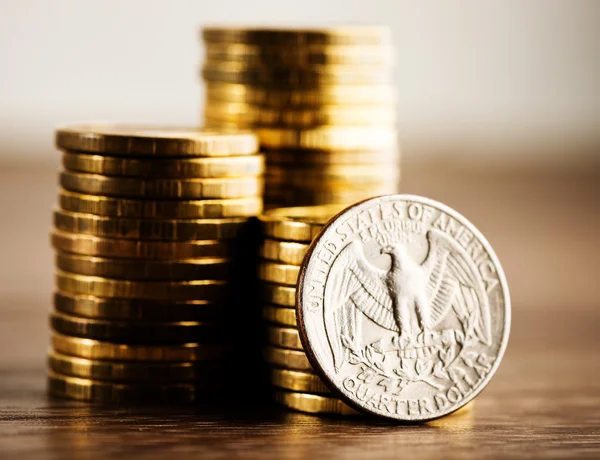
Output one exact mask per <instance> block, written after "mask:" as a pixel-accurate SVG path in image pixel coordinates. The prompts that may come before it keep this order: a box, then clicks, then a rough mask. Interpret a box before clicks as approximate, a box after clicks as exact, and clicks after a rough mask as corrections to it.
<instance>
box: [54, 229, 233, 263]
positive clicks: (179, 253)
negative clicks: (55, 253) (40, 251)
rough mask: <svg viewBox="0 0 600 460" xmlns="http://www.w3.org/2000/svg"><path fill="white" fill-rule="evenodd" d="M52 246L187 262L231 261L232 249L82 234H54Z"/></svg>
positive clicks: (215, 244) (223, 242) (218, 243)
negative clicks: (184, 260)
mask: <svg viewBox="0 0 600 460" xmlns="http://www.w3.org/2000/svg"><path fill="white" fill-rule="evenodd" d="M50 238H51V242H52V246H53V247H54V248H56V249H60V250H62V251H66V252H73V253H76V254H86V255H90V256H104V257H117V258H119V257H123V258H130V259H138V258H139V259H187V258H193V257H212V258H221V257H230V256H231V253H232V245H231V244H230V243H227V240H221V241H219V240H195V241H194V240H192V241H139V240H127V239H117V238H101V237H99V236H93V235H86V234H83V233H70V232H63V231H61V230H55V231H54V232H53V233H52V234H51V237H50Z"/></svg>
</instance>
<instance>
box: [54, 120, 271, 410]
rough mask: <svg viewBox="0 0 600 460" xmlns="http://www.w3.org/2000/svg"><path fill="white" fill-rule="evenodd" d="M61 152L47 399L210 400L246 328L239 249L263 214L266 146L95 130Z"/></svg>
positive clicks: (60, 136) (76, 131)
mask: <svg viewBox="0 0 600 460" xmlns="http://www.w3.org/2000/svg"><path fill="white" fill-rule="evenodd" d="M56 145H57V147H58V149H60V150H61V151H62V164H63V167H64V169H63V170H62V171H61V172H60V174H59V182H60V187H61V188H60V191H59V197H58V204H59V206H58V209H57V210H56V211H55V212H54V230H53V232H52V235H51V241H52V245H53V247H54V248H55V249H56V291H55V293H54V310H53V311H52V313H51V315H50V323H51V327H52V330H53V332H52V340H51V341H52V344H51V349H50V352H49V389H50V392H51V393H52V394H54V395H58V396H63V397H67V398H73V399H79V400H87V401H101V402H122V401H137V400H150V401H152V402H156V401H193V400H197V399H200V398H201V397H203V396H206V395H211V397H212V395H213V390H215V388H221V387H222V382H223V380H224V377H223V375H224V370H225V368H226V367H227V366H226V363H227V361H226V360H227V359H228V356H229V355H230V351H231V349H232V348H233V347H232V345H233V343H232V341H233V340H234V338H235V337H236V328H237V327H238V326H241V325H238V322H240V321H243V316H240V315H238V312H237V311H233V309H234V308H236V305H239V300H240V299H236V298H235V297H234V296H233V295H230V294H231V292H238V291H239V290H238V289H233V288H232V286H234V284H235V282H236V271H238V272H239V271H241V270H242V268H240V264H241V263H243V260H245V259H247V257H246V255H245V254H243V252H242V251H241V249H240V248H242V247H243V244H240V238H243V237H244V232H245V231H246V229H247V225H248V221H249V218H250V217H251V216H256V215H258V214H260V212H261V211H262V191H263V179H262V174H263V170H264V158H263V156H262V155H260V154H258V153H257V151H258V142H257V139H256V136H255V135H253V134H250V133H247V132H241V133H237V134H228V133H219V132H210V131H200V130H194V129H174V128H157V127H148V126H125V125H123V126H120V125H116V126H113V125H105V124H97V125H81V126H70V127H65V128H63V129H59V130H57V132H56ZM243 270H247V268H243ZM238 359H241V358H240V357H238ZM230 367H231V366H230Z"/></svg>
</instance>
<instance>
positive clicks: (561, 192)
mask: <svg viewBox="0 0 600 460" xmlns="http://www.w3.org/2000/svg"><path fill="white" fill-rule="evenodd" d="M403 181H404V183H403V184H404V185H403V188H404V191H406V192H411V193H420V194H424V195H428V196H431V197H432V198H436V199H440V200H443V201H445V202H446V203H448V204H449V205H450V206H453V207H455V208H456V209H458V210H459V211H460V212H462V213H463V214H465V215H466V216H467V217H468V218H469V219H471V220H472V221H473V222H474V223H475V225H477V226H478V227H479V228H480V229H481V230H482V231H483V233H484V234H486V235H487V236H488V239H489V240H490V242H491V243H492V245H493V246H494V248H495V249H496V252H497V253H498V255H499V258H500V260H501V261H502V262H503V265H504V267H505V271H506V272H507V277H508V280H509V284H510V285H511V290H512V294H513V326H512V336H511V340H510V343H509V347H508V351H507V353H506V356H505V358H504V361H503V363H502V365H501V367H500V369H499V371H498V373H497V374H496V376H495V378H494V379H493V380H492V382H491V383H490V385H489V386H488V388H487V389H486V390H485V391H484V392H483V393H482V394H481V395H480V396H479V397H478V398H477V400H476V402H475V404H473V405H472V408H471V409H470V410H467V411H464V412H462V413H460V414H457V415H453V416H450V417H447V418H445V419H441V420H439V421H436V422H432V423H428V424H423V425H411V426H402V425H397V424H390V423H385V422H382V421H378V420H373V419H368V418H366V417H365V418H360V419H342V418H331V417H316V416H309V415H304V414H299V413H294V412H289V411H286V410H284V409H280V408H279V407H277V406H273V405H272V404H267V403H261V404H257V403H256V402H254V401H253V398H252V395H251V394H249V395H248V398H247V403H246V404H242V405H239V406H233V407H231V406H230V407H219V406H212V407H202V406H198V407H138V408H121V407H118V408H117V407H107V408H103V407H100V406H93V405H88V404H83V403H77V402H69V401H61V400H56V399H52V398H49V397H48V396H47V395H46V391H45V390H46V389H45V379H44V372H45V370H44V359H45V356H44V355H45V351H46V347H47V343H48V342H47V340H48V326H47V312H48V311H49V308H50V305H49V299H50V292H51V290H52V256H51V251H50V249H49V246H48V239H47V236H48V231H49V228H50V210H51V208H52V205H53V202H54V201H55V193H56V185H55V182H56V178H55V171H54V170H52V169H48V168H37V169H27V170H26V169H18V168H8V167H4V168H2V167H0V216H2V220H1V221H0V257H1V258H2V264H1V266H0V454H1V457H2V458H12V457H16V456H17V455H19V454H20V456H22V457H23V458H39V459H57V458H70V457H77V458H102V459H121V458H123V459H125V458H127V459H130V458H142V457H144V458H178V459H185V458H203V459H208V458H261V459H270V458H272V459H280V458H306V457H309V456H314V457H318V458H360V459H366V458H377V459H380V458H400V457H402V458H414V459H425V458H461V459H463V458H474V459H487V458H512V459H517V458H534V457H537V458H568V457H569V458H600V357H599V355H598V354H599V352H600V332H599V329H600V302H599V300H598V299H599V297H600V296H599V295H598V281H600V279H599V277H598V275H599V273H600V270H599V269H598V260H600V244H599V243H600V239H599V235H600V217H599V216H600V212H599V211H600V200H599V198H600V193H598V190H599V185H598V184H599V182H600V180H599V177H598V175H597V173H595V172H594V173H590V171H584V172H579V173H569V172H564V171H563V172H556V173H555V172H545V173H534V172H532V171H512V172H497V171H495V172H494V173H493V174H492V173H489V174H488V173H485V174H482V173H481V171H471V170H453V171H448V170H446V169H441V170H439V171H437V172H435V171H432V170H430V169H418V168H416V169H415V170H411V169H408V170H405V173H404V177H403ZM252 377H253V376H252V375H249V376H248V378H252ZM240 391H244V390H243V388H242V389H241V390H240Z"/></svg>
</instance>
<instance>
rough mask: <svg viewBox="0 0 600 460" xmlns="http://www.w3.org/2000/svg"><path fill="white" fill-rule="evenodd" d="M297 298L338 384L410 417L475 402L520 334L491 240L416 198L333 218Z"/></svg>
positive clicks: (312, 347)
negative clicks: (512, 334) (513, 331)
mask: <svg viewBox="0 0 600 460" xmlns="http://www.w3.org/2000/svg"><path fill="white" fill-rule="evenodd" d="M296 304H297V309H298V311H297V313H298V326H299V329H300V336H301V340H302V344H303V347H304V350H305V351H306V353H307V355H308V358H309V360H310V362H311V364H312V365H313V367H314V368H315V370H316V371H317V373H318V374H319V375H320V376H321V377H322V378H323V380H324V381H325V382H326V383H327V385H328V386H329V387H330V388H332V389H334V390H337V391H338V392H339V394H340V396H341V397H342V398H343V399H344V400H345V401H346V402H347V403H348V404H350V405H352V406H353V407H355V408H357V409H360V410H362V411H363V412H367V413H370V414H375V415H378V416H382V417H386V418H390V419H395V420H400V421H426V420H431V419H435V418H438V417H441V416H444V415H447V414H450V413H451V412H454V411H455V410H457V409H459V408H461V407H462V406H464V405H465V404H467V403H468V402H469V401H471V400H472V399H473V398H475V397H476V396H477V394H479V393H480V392H481V391H482V390H483V388H484V387H485V386H486V385H487V383H488V382H489V381H490V379H491V378H492V376H493V375H494V373H495V372H496V369H497V368H498V366H499V364H500V361H501V360H502V356H503V354H504V350H505V349H506V345H507V342H508V336H509V331H510V298H509V292H508V286H507V283H506V278H505V276H504V273H503V271H502V267H501V266H500V263H499V261H498V259H497V257H496V255H495V254H494V251H493V250H492V248H491V247H490V245H489V243H488V242H487V240H486V239H485V238H484V237H483V235H482V234H481V233H480V232H479V231H478V230H477V229H476V228H475V227H474V226H473V225H472V224H471V223H470V222H469V221H467V220H466V219H465V218H464V217H463V216H461V215H460V214H458V213H457V212H456V211H454V210H452V209H450V208H448V207H447V206H445V205H443V204H441V203H438V202H435V201H432V200H429V199H427V198H422V197H418V196H411V195H390V196H382V197H378V198H373V199H370V200H367V201H364V202H361V203H358V204H356V205H354V206H351V207H350V208H348V209H346V210H345V211H343V212H341V213H340V214H338V215H337V216H336V217H335V218H334V219H332V220H331V221H330V222H329V223H328V224H327V226H326V227H325V228H324V229H323V231H322V232H321V233H320V234H319V236H318V237H317V238H316V239H315V240H314V241H313V243H312V244H311V246H310V248H309V251H308V253H307V256H306V257H305V259H304V261H303V265H302V268H301V272H300V276H299V279H298V289H297V302H296Z"/></svg>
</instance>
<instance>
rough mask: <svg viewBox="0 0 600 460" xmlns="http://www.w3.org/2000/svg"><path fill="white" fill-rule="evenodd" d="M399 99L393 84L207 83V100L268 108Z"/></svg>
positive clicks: (380, 101) (383, 103) (365, 102)
mask: <svg viewBox="0 0 600 460" xmlns="http://www.w3.org/2000/svg"><path fill="white" fill-rule="evenodd" d="M397 99H398V94H397V92H396V88H394V86H392V85H370V86H366V85H346V86H341V85H330V86H321V87H319V88H318V89H298V88H294V89H285V90H282V89H277V88H260V87H254V86H249V85H243V84H239V83H222V82H206V101H207V102H219V101H221V102H239V103H245V104H256V105H262V106H265V107H276V108H291V107H319V106H321V105H332V104H340V105H342V106H344V107H350V108H352V107H355V106H361V105H376V106H377V105H388V104H390V105H391V104H394V103H395V102H396V101H397Z"/></svg>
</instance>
